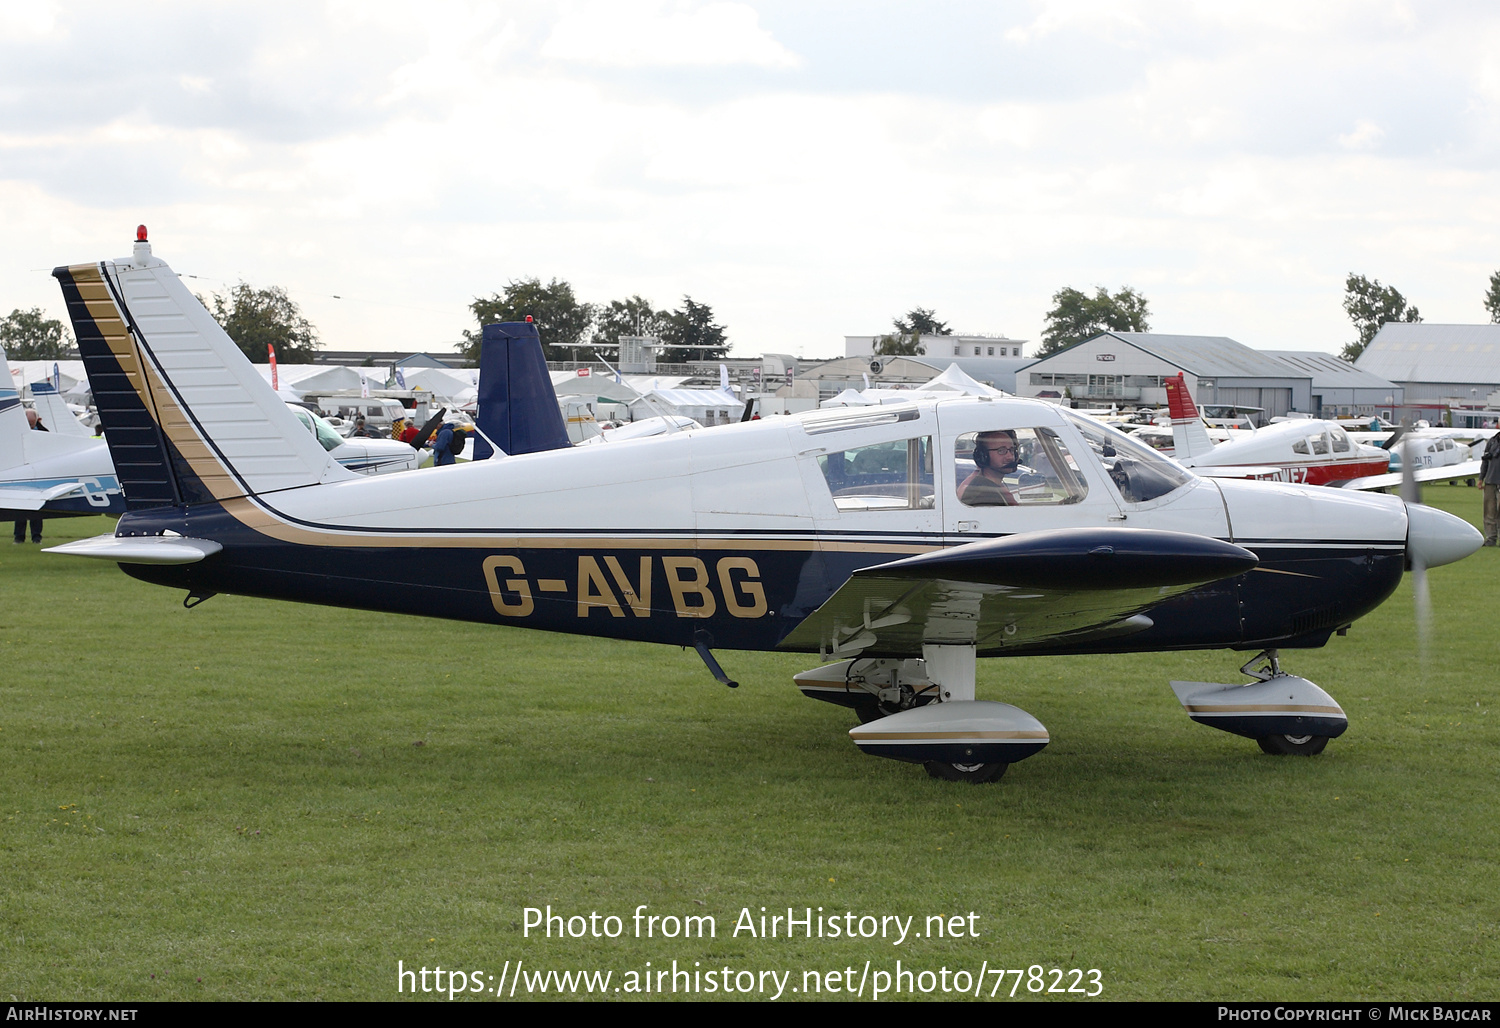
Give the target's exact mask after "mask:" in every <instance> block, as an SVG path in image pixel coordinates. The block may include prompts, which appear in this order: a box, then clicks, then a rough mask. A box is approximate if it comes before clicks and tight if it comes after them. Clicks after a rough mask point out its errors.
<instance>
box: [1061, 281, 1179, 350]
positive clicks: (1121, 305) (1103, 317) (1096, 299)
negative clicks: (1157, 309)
mask: <svg viewBox="0 0 1500 1028" xmlns="http://www.w3.org/2000/svg"><path fill="white" fill-rule="evenodd" d="M1150 313H1151V312H1150V309H1149V307H1148V304H1147V302H1146V298H1145V297H1144V296H1142V295H1141V294H1140V293H1138V292H1136V291H1135V290H1134V289H1133V288H1131V287H1130V286H1125V287H1124V288H1123V289H1121V290H1120V291H1119V292H1118V293H1115V294H1114V295H1113V296H1111V295H1110V293H1109V290H1107V289H1105V288H1104V287H1103V286H1098V287H1096V288H1095V290H1094V295H1093V296H1089V295H1088V294H1087V293H1085V292H1083V291H1082V290H1079V289H1074V288H1073V287H1072V286H1064V287H1063V288H1062V289H1059V290H1058V291H1057V292H1055V293H1053V294H1052V309H1051V310H1049V311H1048V312H1047V324H1046V327H1045V328H1044V329H1043V331H1042V347H1041V349H1040V350H1039V351H1038V352H1037V356H1038V357H1045V356H1047V355H1048V354H1049V353H1056V352H1057V351H1058V350H1062V349H1065V348H1067V347H1069V346H1072V345H1073V344H1074V343H1081V342H1082V341H1083V340H1085V339H1088V338H1089V337H1090V336H1096V335H1098V334H1099V333H1100V332H1149V331H1151V324H1150V322H1148V321H1147V320H1146V319H1147V317H1149V316H1150Z"/></svg>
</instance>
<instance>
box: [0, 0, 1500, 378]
mask: <svg viewBox="0 0 1500 1028" xmlns="http://www.w3.org/2000/svg"><path fill="white" fill-rule="evenodd" d="M1497 157H1500V8H1497V7H1496V5H1494V4H1485V3H1479V2H1453V3H1442V2H1429V0H1423V2H1421V3H1410V4H1405V3H1381V2H1376V0H1372V2H1360V3H1352V2H1351V3H1339V2H1336V0H1323V2H1319V3H1308V2H1306V0H1299V2H1296V3H1277V2H1274V0H1254V2H1247V3H1235V2H1228V0H1211V2H1204V3H1189V2H1181V3H1172V2H1149V3H1132V2H1122V0H1107V2H1098V3H1095V2H1073V3H1050V2H1035V3H1031V2H1016V3H958V2H955V3H944V2H938V0H923V2H920V3H916V2H912V3H898V2H878V0H869V2H861V3H854V2H826V3H822V2H818V0H768V2H756V0H752V2H747V3H726V2H691V0H681V2H672V0H667V2H653V0H607V2H602V3H591V2H584V0H579V2H541V0H538V2H500V3H444V2H441V0H424V2H422V3H411V4H394V3H380V2H371V0H360V2H350V3H344V2H337V3H326V4H322V5H318V4H313V3H308V2H306V0H299V2H297V3H285V4H278V3H267V2H257V3H254V4H248V3H247V4H203V3H170V2H162V3H147V2H135V3H129V4H117V5H111V6H105V5H98V4H79V3H67V4H63V3H52V2H47V0H23V2H12V0H0V218H3V223H4V225H5V227H6V229H7V231H6V242H5V245H4V247H3V257H0V312H3V311H9V310H11V309H12V308H14V307H31V306H41V307H44V308H46V309H47V310H49V311H50V312H51V313H52V314H53V315H54V316H61V315H62V313H63V310H62V304H61V301H60V294H59V293H58V291H57V287H56V284H55V283H54V282H53V280H52V279H51V278H50V277H49V275H48V272H49V271H50V269H51V268H52V267H53V266H55V265H59V264H72V263H80V262H85V261H91V260H98V259H100V258H105V257H111V256H119V255H121V254H125V253H128V252H129V246H130V242H131V241H132V239H133V238H134V230H135V226H136V224H137V223H139V222H145V223H146V224H147V225H148V226H149V227H150V231H151V239H152V242H153V246H154V248H155V252H156V254H157V255H158V256H160V257H162V258H163V259H165V260H166V261H167V262H168V263H170V264H171V265H172V267H173V268H174V269H175V270H176V271H178V272H179V273H182V274H184V275H193V276H197V278H196V279H193V280H190V284H191V285H193V286H194V287H195V289H197V290H198V291H200V292H209V291H214V290H221V289H224V288H226V287H227V286H229V285H232V284H233V283H234V282H236V281H238V280H240V279H244V280H246V281H248V282H250V283H251V284H253V285H257V286H265V285H281V286H284V287H285V288H286V289H287V290H288V291H289V292H290V293H291V295H292V297H293V298H294V299H296V300H297V301H298V302H299V303H300V304H301V305H302V307H303V309H304V311H305V312H306V313H307V315H308V316H309V317H310V318H311V319H312V321H313V322H314V324H316V326H317V327H318V329H319V332H320V334H321V336H322V339H323V341H324V344H325V345H326V346H327V347H329V348H331V349H354V348H374V349H392V350H397V349H411V350H434V351H436V350H441V349H446V348H448V347H451V345H452V343H453V342H454V341H455V340H456V339H457V338H458V336H459V333H460V332H461V331H462V330H463V329H464V328H466V327H470V324H471V320H470V315H469V312H468V309H467V305H468V303H469V302H470V301H471V300H472V299H473V298H474V297H475V296H478V295H485V294H488V293H491V292H493V291H495V290H497V289H499V288H501V287H503V286H504V284H505V283H506V282H507V281H508V280H510V279H513V278H518V277H527V276H539V277H541V278H543V279H544V280H545V279H550V278H552V277H557V278H562V279H566V280H568V281H570V282H571V283H572V284H573V286H574V288H575V290H576V291H577V293H578V295H579V297H580V298H581V299H584V300H592V301H607V300H611V299H617V298H623V297H625V296H628V295H630V294H633V293H640V294H642V295H644V296H646V297H648V298H649V299H651V300H652V301H653V302H654V303H655V304H656V305H657V306H659V307H671V306H675V305H676V304H677V303H678V302H679V300H680V298H681V297H682V295H683V294H689V295H691V296H692V297H693V298H694V299H695V300H698V301H700V302H703V303H707V304H710V305H711V306H712V307H713V309H714V311H715V313H716V316H717V317H718V320H719V321H721V322H722V323H723V324H725V325H726V326H727V328H728V332H729V337H730V339H731V341H732V343H733V345H734V349H735V352H736V353H740V354H745V355H754V354H758V353H760V352H762V351H773V352H792V353H800V354H803V355H805V356H808V357H815V356H824V355H827V356H833V355H837V354H840V353H842V337H843V336H844V335H846V334H870V333H875V332H880V331H884V330H886V329H888V328H889V326H890V321H891V318H892V317H893V316H894V315H897V314H900V313H902V312H904V311H906V310H908V309H910V308H911V307H913V306H924V307H932V308H935V309H936V311H937V312H938V315H939V316H940V317H942V318H944V319H946V320H947V321H948V322H949V323H950V324H951V325H952V326H953V327H954V328H955V329H957V330H959V331H966V332H988V333H1000V332H1004V333H1006V334H1008V335H1010V336H1012V337H1015V338H1024V339H1029V340H1033V341H1034V340H1036V339H1037V338H1038V337H1039V335H1040V333H1041V330H1042V325H1043V320H1044V315H1045V312H1046V310H1047V309H1048V307H1049V306H1050V298H1051V296H1052V294H1053V293H1054V292H1056V291H1057V290H1058V289H1059V288H1061V287H1063V286H1069V285H1071V286H1076V287H1080V288H1086V289H1091V288H1092V287H1093V286H1096V285H1103V286H1107V287H1109V288H1110V289H1111V290H1112V291H1113V290H1115V289H1118V288H1120V287H1121V286H1124V285H1131V286H1134V287H1135V288H1136V289H1138V290H1140V291H1141V292H1142V293H1144V294H1145V295H1146V296H1147V297H1148V299H1149V300H1150V305H1151V324H1152V328H1153V329H1154V330H1156V331H1161V332H1182V333H1200V334H1211V335H1228V336H1232V337H1234V338H1236V339H1238V340H1240V341H1241V342H1244V343H1247V344H1249V345H1251V346H1254V347H1260V348H1277V349H1291V348H1301V349H1315V350H1329V351H1337V350H1338V349H1339V348H1340V347H1341V346H1342V345H1343V344H1344V343H1346V342H1348V341H1349V340H1350V339H1351V338H1353V329H1352V327H1351V326H1350V325H1349V323H1348V320H1347V318H1346V317H1345V315H1344V313H1343V310H1342V307H1341V301H1342V297H1343V285H1344V279H1345V277H1346V276H1347V275H1348V274H1349V273H1350V272H1358V273H1360V274H1364V275H1367V276H1370V277H1374V278H1378V279H1380V280H1381V281H1382V282H1385V283H1389V284H1391V285H1395V286H1396V287H1397V288H1398V289H1400V290H1401V291H1402V292H1403V293H1404V294H1406V296H1407V297H1408V298H1409V299H1410V300H1411V301H1412V302H1414V303H1416V304H1417V305H1418V306H1419V307H1420V308H1421V311H1422V314H1423V316H1424V318H1425V319H1426V320H1427V321H1430V322H1470V323H1473V322H1481V321H1485V320H1487V315H1486V313H1485V311H1484V308H1483V306H1482V298H1483V295H1484V290H1485V288H1486V286H1487V282H1488V279H1489V276H1490V274H1491V273H1492V272H1494V271H1495V270H1496V269H1500V224H1497V222H1500V208H1497V199H1500V188H1497V186H1500V162H1497ZM335 295H337V296H340V297H342V299H335V298H334V296H335Z"/></svg>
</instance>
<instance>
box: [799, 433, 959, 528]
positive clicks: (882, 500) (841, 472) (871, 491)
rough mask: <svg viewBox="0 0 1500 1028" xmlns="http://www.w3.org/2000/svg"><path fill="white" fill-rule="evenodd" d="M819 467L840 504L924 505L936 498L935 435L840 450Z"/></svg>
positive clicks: (860, 506)
mask: <svg viewBox="0 0 1500 1028" xmlns="http://www.w3.org/2000/svg"><path fill="white" fill-rule="evenodd" d="M818 468H819V469H820V470H821V471H822V472H823V479H824V480H825V481H826V482H827V483H828V491H829V492H831V493H832V494H833V502H834V505H835V506H836V507H838V509H839V510H851V511H853V510H924V509H930V508H931V507H932V506H933V501H934V489H933V484H932V437H931V436H925V435H924V436H917V437H915V438H912V439H897V440H894V441H892V442H888V443H874V444H872V445H870V446H859V447H855V448H854V449H850V450H836V451H834V452H833V453H825V454H823V455H822V456H821V457H819V458H818Z"/></svg>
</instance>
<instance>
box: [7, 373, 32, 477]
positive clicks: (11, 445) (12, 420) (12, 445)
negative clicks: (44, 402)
mask: <svg viewBox="0 0 1500 1028" xmlns="http://www.w3.org/2000/svg"><path fill="white" fill-rule="evenodd" d="M30 427H31V425H30V424H29V423H28V422H27V421H26V410H25V408H23V407H22V406H21V394H20V393H19V392H17V391H16V380H15V379H14V378H13V377H11V373H10V361H9V360H7V359H6V357H5V350H4V349H3V348H0V469H4V468H13V467H16V466H17V465H19V464H24V463H26V447H25V443H26V436H25V435H23V434H22V433H24V432H25V431H26V430H27V429H29V428H30Z"/></svg>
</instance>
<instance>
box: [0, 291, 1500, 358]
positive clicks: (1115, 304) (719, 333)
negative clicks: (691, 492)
mask: <svg viewBox="0 0 1500 1028" xmlns="http://www.w3.org/2000/svg"><path fill="white" fill-rule="evenodd" d="M198 299H199V301H201V302H202V303H203V306H204V307H206V308H207V309H208V311H209V313H210V314H212V315H213V317H214V320H216V321H217V322H218V323H219V324H220V325H221V326H222V327H223V329H224V331H225V332H226V333H227V334H228V336H229V338H231V339H233V340H234V341H235V343H236V344H237V345H238V346H239V348H240V349H241V350H243V351H244V353H245V355H246V356H248V357H249V358H250V359H251V360H252V361H254V362H256V363H258V364H264V363H266V360H267V352H266V346H267V344H270V345H272V346H274V347H275V348H276V354H277V359H278V360H281V361H285V362H286V363H288V364H299V363H308V362H311V361H312V359H313V355H314V354H315V353H316V352H317V349H318V347H320V346H321V345H322V343H321V341H320V340H319V339H318V333H317V329H316V328H314V327H313V325H312V323H311V322H310V321H308V320H307V318H306V317H305V316H304V315H303V314H302V310H301V308H299V307H298V306H297V303H296V302H295V301H294V300H292V299H291V297H289V296H288V295H287V292H286V290H285V289H283V288H282V287H280V286H270V287H268V288H264V289H257V288H255V287H254V286H251V285H249V284H248V283H245V282H240V283H238V284H237V285H235V286H233V287H232V288H230V289H229V290H228V291H227V292H225V293H212V294H210V295H209V296H208V297H207V298H204V297H202V296H200V297H198ZM1484 308H1485V310H1486V311H1487V312H1489V315H1490V321H1491V322H1492V323H1496V324H1500V271H1496V272H1495V273H1494V274H1492V275H1491V276H1490V280H1489V288H1488V290H1487V291H1486V292H1485V295H1484ZM469 310H470V311H471V312H473V314H474V319H475V321H476V322H477V323H478V325H479V326H480V327H483V326H484V325H488V324H491V323H493V322H496V321H524V320H525V319H526V316H527V315H530V316H531V317H532V319H533V320H534V321H535V322H536V324H537V327H538V330H539V331H540V333H541V337H542V345H543V347H544V349H546V351H547V355H548V358H549V359H561V358H562V357H563V356H564V355H567V356H570V357H574V358H576V357H577V356H578V355H579V351H580V350H582V351H584V356H587V355H588V350H589V347H591V346H598V345H600V344H605V343H607V344H610V345H613V344H614V343H615V342H616V341H617V340H618V339H619V337H620V336H622V335H626V336H631V335H640V336H655V337H657V338H659V339H661V341H662V344H663V349H662V351H661V352H660V353H659V354H658V355H657V356H658V358H659V359H660V360H662V361H664V362H666V363H678V364H680V363H686V362H687V361H689V360H700V359H701V360H716V359H719V358H722V357H723V356H725V354H727V353H728V350H729V343H728V340H727V338H726V337H725V332H724V326H723V325H719V324H716V323H715V322H714V313H713V308H711V307H709V305H708V304H705V303H699V302H697V301H696V300H694V299H693V298H692V297H690V296H684V297H683V298H682V303H681V305H680V306H678V307H677V309H676V310H658V309H657V308H656V307H655V306H654V305H653V304H652V303H651V302H650V301H649V300H646V299H645V298H644V297H642V296H640V295H634V296H630V297H627V298H626V299H623V300H611V301H610V302H609V303H600V304H595V303H582V302H579V300H578V299H577V297H576V296H575V295H574V292H573V287H572V286H571V285H569V284H568V283H567V282H564V281H560V280H559V279H556V278H554V279H552V281H550V282H548V283H546V284H545V285H544V284H543V283H542V281H541V280H540V279H538V278H521V279H513V280H511V281H510V282H509V283H508V284H507V285H506V287H505V288H504V289H503V290H500V291H498V292H495V293H493V294H491V295H490V296H487V297H476V298H475V300H474V302H473V303H471V304H470V305H469ZM1344 311H1345V313H1347V314H1348V315H1349V320H1350V321H1351V322H1353V324H1354V328H1355V331H1356V332H1357V334H1358V335H1357V338H1356V339H1355V340H1354V341H1353V342H1351V343H1349V344H1347V345H1346V346H1345V347H1344V350H1343V354H1342V356H1343V357H1344V359H1345V360H1350V361H1352V360H1354V359H1355V358H1356V357H1358V356H1359V355H1360V354H1361V353H1363V352H1364V349H1365V347H1366V346H1368V345H1369V344H1370V340H1371V339H1373V338H1375V333H1376V332H1378V331H1380V326H1381V325H1384V324H1385V323H1387V322H1392V321H1395V322H1419V321H1421V320H1422V316H1421V313H1420V312H1419V311H1418V310H1417V308H1416V306H1415V305H1414V304H1412V303H1409V302H1408V301H1407V299H1406V297H1405V296H1403V295H1402V294H1401V292H1400V291H1399V290H1397V289H1396V288H1395V287H1394V286H1387V285H1382V284H1381V282H1380V280H1379V279H1372V278H1366V277H1365V276H1364V275H1356V274H1354V273H1352V272H1351V273H1350V274H1349V276H1348V278H1347V279H1346V280H1345V282H1344ZM1149 315H1150V307H1149V304H1148V302H1147V300H1146V297H1145V296H1143V295H1141V293H1139V292H1137V291H1136V290H1135V289H1133V288H1132V287H1130V286H1125V287H1123V288H1122V289H1120V290H1119V291H1117V292H1115V293H1110V292H1109V290H1107V289H1105V288H1104V287H1103V286H1097V287H1095V289H1094V292H1093V293H1092V294H1090V293H1086V292H1084V291H1082V290H1080V289H1075V288H1073V287H1072V286H1065V287H1063V288H1062V289H1059V290H1058V291H1057V292H1055V293H1053V294H1052V307H1051V309H1049V310H1048V311H1047V314H1046V320H1045V327H1044V329H1043V331H1042V338H1041V345H1040V346H1039V347H1038V349H1037V351H1036V353H1035V356H1037V357H1046V356H1048V355H1049V354H1053V353H1056V352H1058V351H1059V350H1064V349H1067V348H1068V347H1069V346H1072V345H1074V344H1075V343H1080V342H1082V341H1084V340H1085V339H1090V338H1092V337H1093V336H1096V335H1099V334H1100V333H1102V332H1148V331H1150V328H1151V326H1150V322H1149V321H1148V320H1147V319H1148V317H1149ZM892 329H893V330H892V331H891V332H888V333H886V334H885V335H882V336H879V337H877V338H876V340H875V352H876V353H877V354H882V355H888V356H920V355H921V354H922V353H923V352H924V350H923V347H922V337H923V336H924V335H940V336H946V335H952V334H953V330H952V329H951V328H949V327H948V323H947V322H945V321H941V320H939V319H938V316H937V312H936V311H934V310H933V309H932V308H928V307H914V308H912V309H911V310H910V311H908V312H907V313H906V314H904V315H901V316H899V317H896V318H893V319H892ZM463 336H464V343H463V345H462V346H461V347H460V352H461V353H462V354H463V355H464V357H465V358H467V359H469V360H472V361H476V362H477V361H478V359H479V338H480V332H479V331H478V330H477V329H476V330H474V331H468V330H465V332H464V334H463ZM0 346H3V347H4V348H5V352H6V355H7V356H8V357H10V359H12V360H56V359H59V358H62V357H64V356H66V355H67V353H68V352H69V351H70V350H71V349H72V348H73V336H72V333H70V332H69V331H68V329H67V327H66V326H65V325H64V324H63V323H62V322H61V321H59V320H57V319H56V318H48V317H46V316H45V314H44V313H43V312H42V309H41V308H40V307H32V308H30V309H29V310H22V309H20V308H17V309H15V310H13V311H11V312H10V314H9V315H7V316H6V317H4V318H0Z"/></svg>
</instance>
